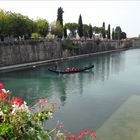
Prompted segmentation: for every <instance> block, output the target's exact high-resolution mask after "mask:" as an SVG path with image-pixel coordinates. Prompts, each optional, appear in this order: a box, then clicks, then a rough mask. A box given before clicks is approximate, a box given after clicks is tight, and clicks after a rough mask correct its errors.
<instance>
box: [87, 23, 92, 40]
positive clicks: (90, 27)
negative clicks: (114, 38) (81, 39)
mask: <svg viewBox="0 0 140 140" xmlns="http://www.w3.org/2000/svg"><path fill="white" fill-rule="evenodd" d="M88 33H89V37H90V39H91V38H92V36H93V30H92V25H91V24H90V25H89V31H88Z"/></svg>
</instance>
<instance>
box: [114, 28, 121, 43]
mask: <svg viewBox="0 0 140 140" xmlns="http://www.w3.org/2000/svg"><path fill="white" fill-rule="evenodd" d="M121 32H122V30H121V27H120V26H117V27H116V28H115V33H114V36H115V39H116V40H120V39H121Z"/></svg>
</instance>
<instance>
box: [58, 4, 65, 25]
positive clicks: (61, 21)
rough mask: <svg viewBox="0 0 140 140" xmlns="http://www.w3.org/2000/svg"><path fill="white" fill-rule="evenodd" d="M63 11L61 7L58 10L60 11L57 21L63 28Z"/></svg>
mask: <svg viewBox="0 0 140 140" xmlns="http://www.w3.org/2000/svg"><path fill="white" fill-rule="evenodd" d="M63 13H64V11H63V9H62V8H61V7H59V8H58V11H57V21H59V22H60V24H61V25H62V27H63Z"/></svg>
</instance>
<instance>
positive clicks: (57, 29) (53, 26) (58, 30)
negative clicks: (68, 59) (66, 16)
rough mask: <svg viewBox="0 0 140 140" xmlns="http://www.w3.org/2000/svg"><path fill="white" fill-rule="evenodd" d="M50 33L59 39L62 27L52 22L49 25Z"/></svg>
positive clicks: (61, 34) (58, 23) (57, 22)
mask: <svg viewBox="0 0 140 140" xmlns="http://www.w3.org/2000/svg"><path fill="white" fill-rule="evenodd" d="M51 33H52V34H54V35H55V36H57V37H58V38H61V37H62V36H63V27H62V25H61V24H60V22H59V21H54V22H52V23H51Z"/></svg>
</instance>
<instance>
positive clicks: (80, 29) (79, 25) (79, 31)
mask: <svg viewBox="0 0 140 140" xmlns="http://www.w3.org/2000/svg"><path fill="white" fill-rule="evenodd" d="M78 35H79V36H80V37H82V36H83V22H82V16H81V14H80V16H79V20H78Z"/></svg>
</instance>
